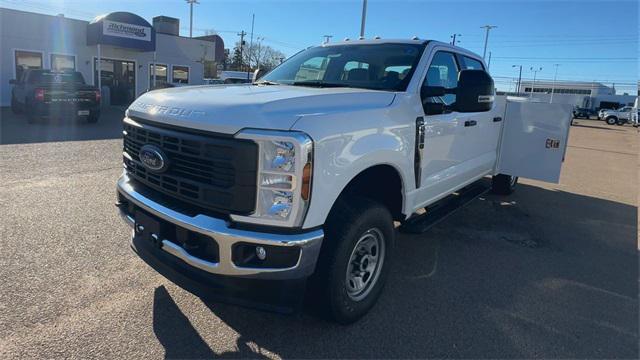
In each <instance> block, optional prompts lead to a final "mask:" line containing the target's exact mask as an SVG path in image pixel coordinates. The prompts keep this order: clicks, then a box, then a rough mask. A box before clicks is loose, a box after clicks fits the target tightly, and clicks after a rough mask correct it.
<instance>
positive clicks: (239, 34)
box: [238, 30, 247, 71]
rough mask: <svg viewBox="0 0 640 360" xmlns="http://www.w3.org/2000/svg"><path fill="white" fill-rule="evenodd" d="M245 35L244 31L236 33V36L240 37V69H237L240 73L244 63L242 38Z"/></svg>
mask: <svg viewBox="0 0 640 360" xmlns="http://www.w3.org/2000/svg"><path fill="white" fill-rule="evenodd" d="M245 35H247V33H246V32H245V31H244V30H242V31H240V32H239V33H238V36H240V69H239V70H240V71H242V68H243V65H244V64H243V62H244V61H243V60H242V50H243V49H244V37H245Z"/></svg>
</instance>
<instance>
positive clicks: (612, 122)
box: [605, 116, 618, 125]
mask: <svg viewBox="0 0 640 360" xmlns="http://www.w3.org/2000/svg"><path fill="white" fill-rule="evenodd" d="M605 121H606V122H607V124H609V125H615V124H616V123H617V122H618V119H616V117H615V116H609V117H608V118H606V119H605Z"/></svg>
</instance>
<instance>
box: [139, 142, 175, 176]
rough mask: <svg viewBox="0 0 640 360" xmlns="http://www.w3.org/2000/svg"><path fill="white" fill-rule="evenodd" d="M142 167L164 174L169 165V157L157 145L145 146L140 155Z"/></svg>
mask: <svg viewBox="0 0 640 360" xmlns="http://www.w3.org/2000/svg"><path fill="white" fill-rule="evenodd" d="M138 156H139V157H140V162H141V163H142V165H143V166H144V167H145V168H147V169H149V170H151V171H154V172H163V171H165V170H167V166H168V165H169V162H168V159H167V156H166V155H165V154H164V153H163V152H162V150H161V149H160V148H159V147H157V146H155V145H149V144H147V145H144V146H143V147H141V148H140V152H139V153H138Z"/></svg>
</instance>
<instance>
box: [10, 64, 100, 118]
mask: <svg viewBox="0 0 640 360" xmlns="http://www.w3.org/2000/svg"><path fill="white" fill-rule="evenodd" d="M10 83H11V84H13V85H14V86H13V90H12V92H11V110H12V111H13V112H14V113H15V114H19V113H23V112H24V113H25V114H26V115H27V120H28V121H29V122H33V121H34V120H35V119H37V118H40V117H47V118H52V117H74V118H75V117H82V118H86V119H87V121H88V122H90V123H95V122H97V121H98V118H99V117H100V91H99V90H98V88H96V87H94V86H91V85H87V84H85V82H84V78H83V77H82V74H81V73H79V72H77V71H61V72H54V71H51V70H42V69H37V70H35V69H30V70H25V71H24V72H23V73H22V76H21V77H20V79H17V80H11V81H10Z"/></svg>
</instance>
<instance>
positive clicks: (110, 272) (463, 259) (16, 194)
mask: <svg viewBox="0 0 640 360" xmlns="http://www.w3.org/2000/svg"><path fill="white" fill-rule="evenodd" d="M1 111H2V112H1V113H0V115H1V116H2V118H1V120H0V123H1V127H0V130H1V131H2V133H1V137H0V139H1V142H2V144H3V145H0V159H2V160H1V161H0V217H1V218H2V223H1V224H0V234H2V239H1V242H0V243H1V244H2V246H1V248H0V278H1V279H2V282H1V283H0V358H4V359H6V358H18V357H20V358H24V357H29V358H31V357H34V358H35V357H37V358H43V357H46V358H52V357H77V358H89V357H101V358H104V357H109V358H111V357H114V358H115V357H117V358H161V357H167V358H204V357H208V358H210V357H251V358H262V357H264V358H327V357H340V358H356V357H374V358H415V357H419V358H427V357H429V358H432V357H438V358H442V357H447V358H637V357H638V350H639V349H638V346H639V345H638V344H639V337H638V316H639V314H638V242H637V236H638V213H637V203H638V175H639V166H638V151H639V144H638V132H637V130H636V129H634V128H632V127H630V126H622V127H620V126H608V125H606V124H604V123H603V122H600V121H595V120H578V121H576V125H575V126H573V127H572V129H571V138H570V142H569V148H568V151H567V155H566V162H565V166H564V169H563V173H562V178H561V182H560V184H557V185H555V184H545V183H540V182H534V181H527V180H524V181H522V183H521V185H520V186H519V188H518V190H517V191H516V193H515V194H514V195H513V196H511V197H499V196H495V195H487V196H484V197H482V198H480V199H478V200H475V201H474V202H473V203H471V204H470V205H469V206H467V207H465V208H464V209H462V210H460V211H459V212H457V213H456V214H455V215H453V216H451V217H450V218H448V219H447V220H445V221H443V222H441V223H440V224H438V225H437V226H436V227H434V228H432V229H431V230H430V231H429V232H427V233H425V234H422V235H401V236H400V237H399V239H398V243H397V251H396V253H395V259H394V260H395V264H394V267H393V269H392V271H391V274H390V277H389V279H388V283H387V287H386V289H385V292H384V293H383V295H382V297H381V298H380V301H379V303H378V305H377V306H376V307H375V308H374V309H373V311H372V312H371V313H370V314H369V315H368V316H367V317H365V318H364V319H363V320H361V321H360V322H358V323H356V324H354V325H352V326H348V327H344V326H338V325H334V324H331V323H327V322H325V321H323V320H321V319H318V318H316V317H314V316H312V315H308V314H306V313H303V314H299V315H296V316H283V315H278V314H273V313H266V312H261V311H256V310H251V309H246V308H241V307H237V306H233V305H225V304H217V303H205V302H203V301H201V300H200V299H198V298H197V297H195V296H193V295H192V294H190V293H188V292H186V291H184V290H182V289H180V288H178V287H177V286H175V285H173V284H172V283H170V282H169V281H167V280H166V279H164V278H163V277H162V276H160V275H158V274H157V273H156V272H154V271H153V270H152V269H151V268H149V267H148V266H147V265H145V264H144V263H143V262H142V261H141V260H139V259H138V258H137V256H136V255H134V254H133V252H132V251H131V250H130V249H129V245H128V241H129V239H128V237H129V233H130V230H129V229H128V228H127V227H126V226H125V224H124V223H123V222H122V221H121V220H120V218H119V217H118V214H117V212H116V209H115V207H114V206H113V203H114V184H115V181H116V179H117V177H118V176H119V174H120V173H121V171H122V166H121V140H120V139H119V137H120V131H121V128H120V122H119V120H120V119H121V117H122V111H121V110H120V109H110V110H109V111H107V112H105V114H104V116H103V117H102V118H101V120H100V122H99V123H98V124H96V125H91V124H81V123H77V122H73V121H64V120H59V121H56V122H55V123H53V124H47V123H41V124H35V125H28V124H27V123H26V121H25V120H24V119H22V118H20V117H15V116H13V115H12V114H10V111H9V110H8V109H6V108H2V109H1Z"/></svg>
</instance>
